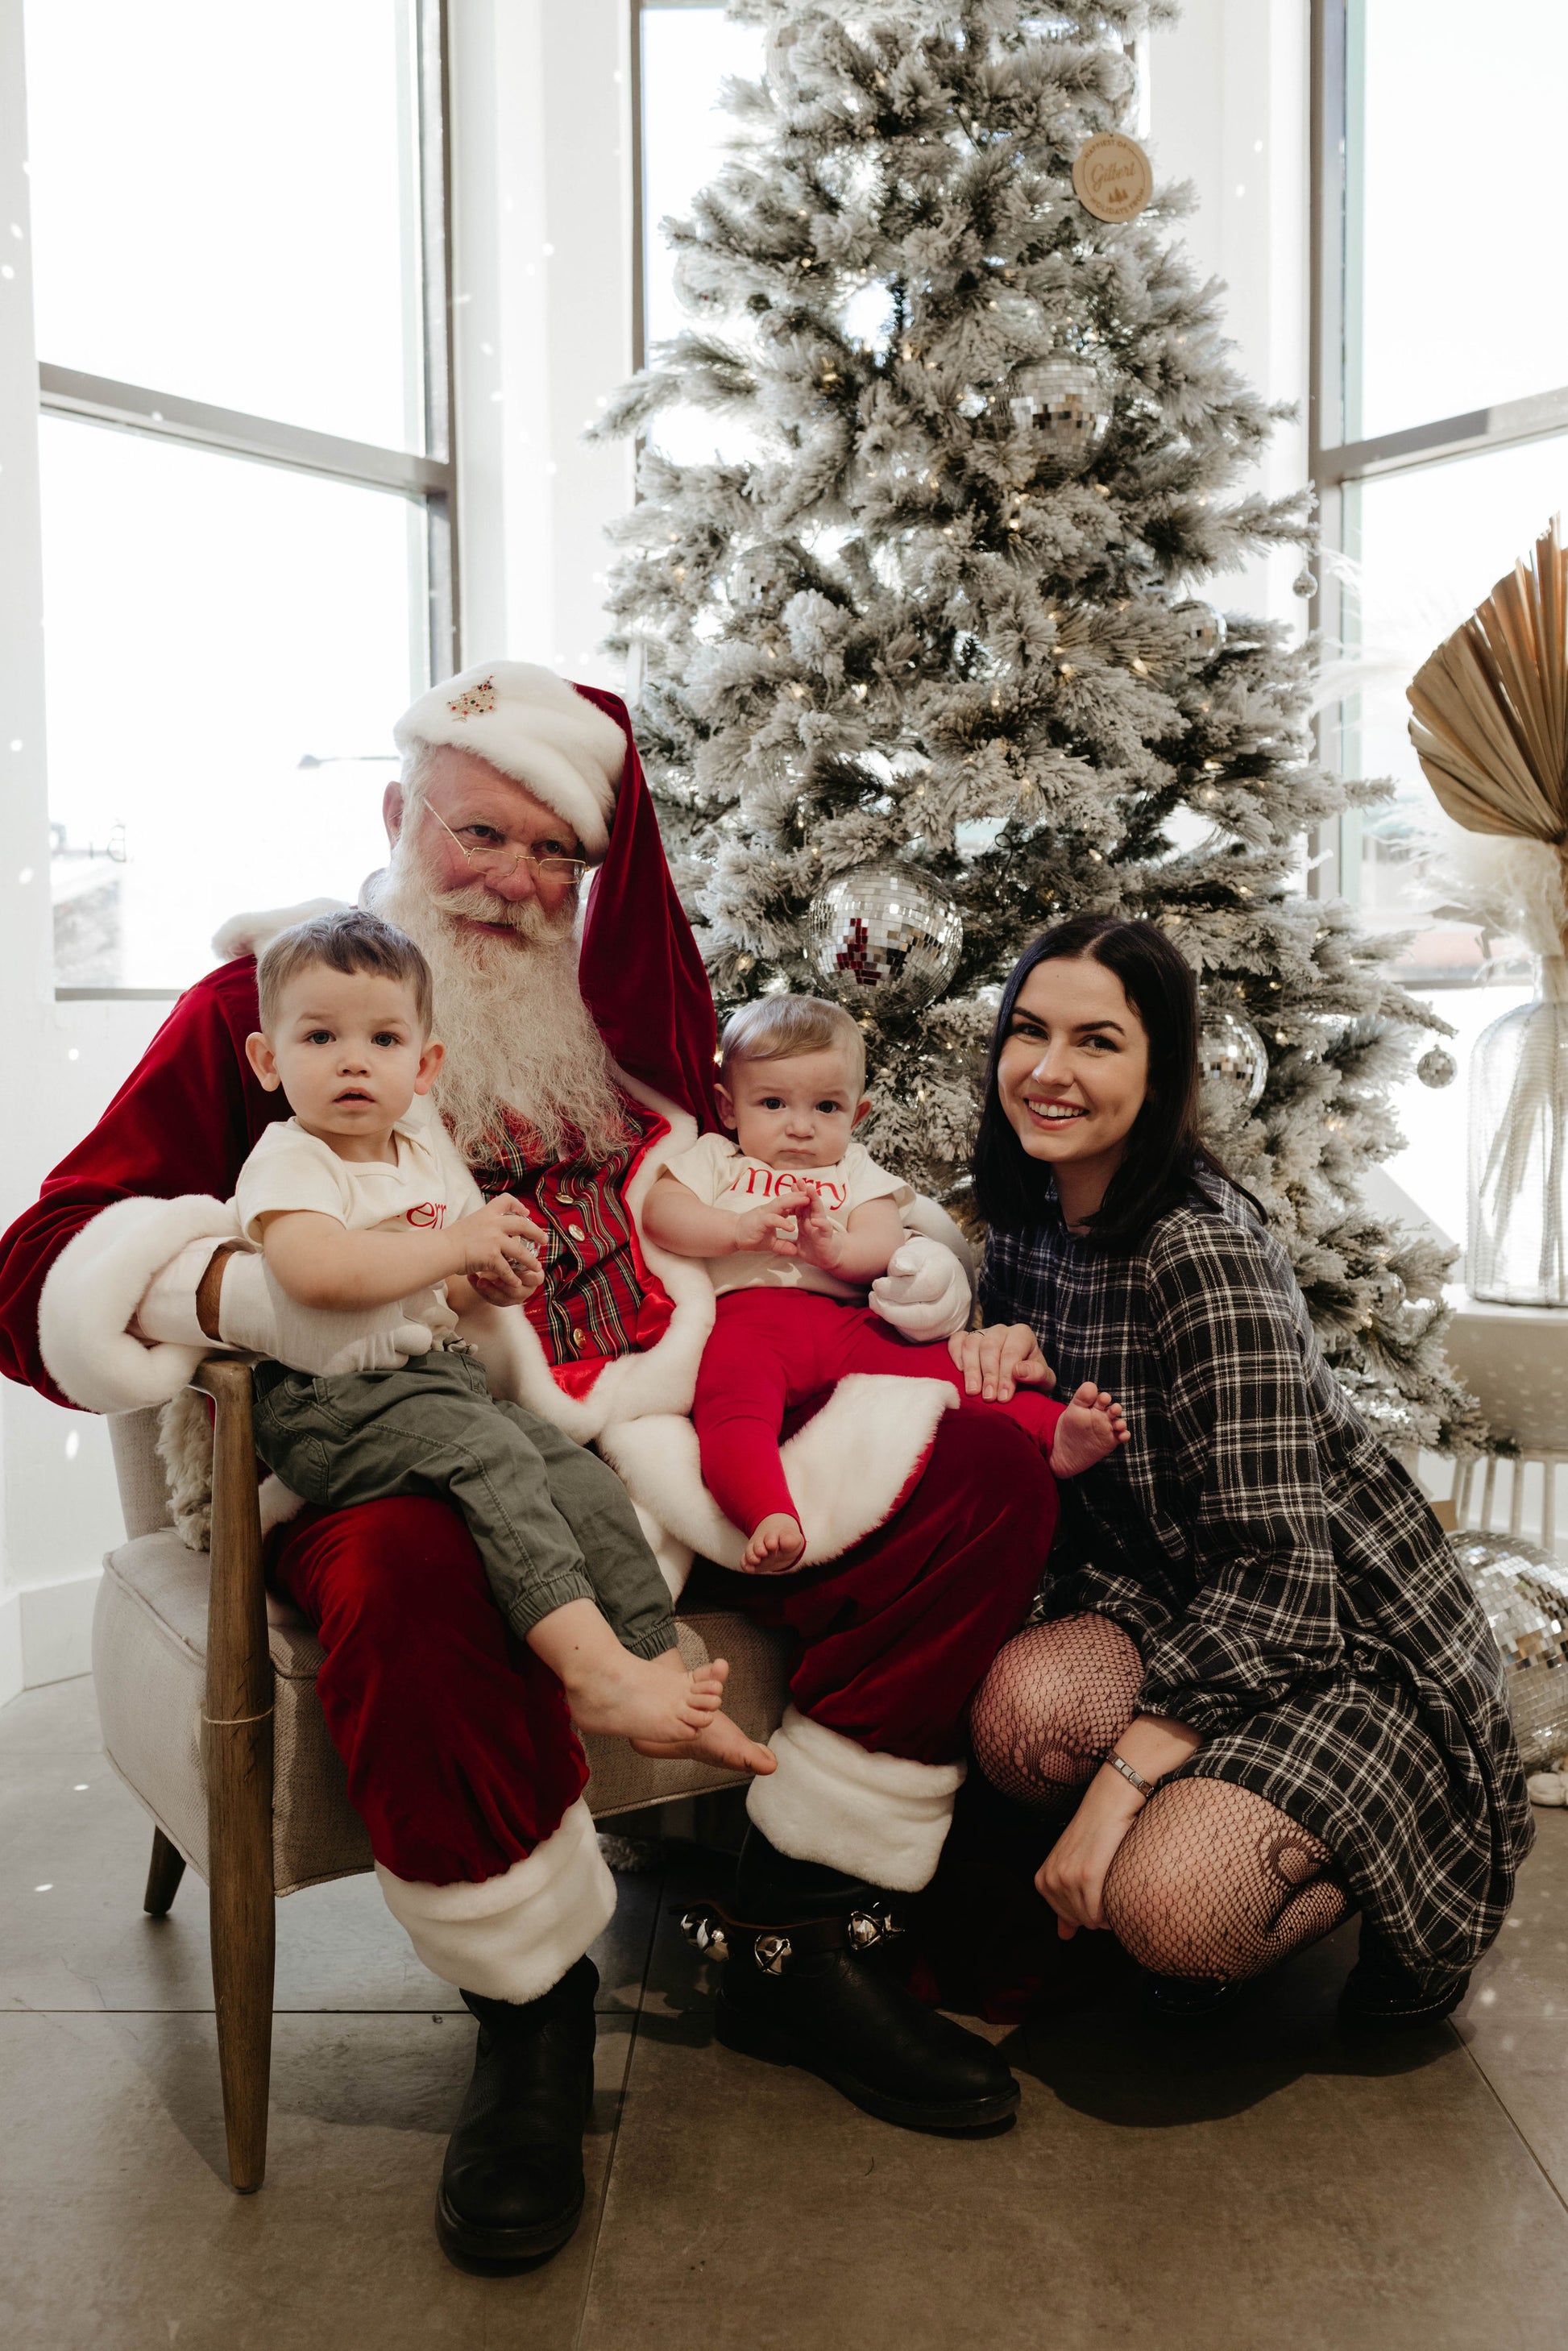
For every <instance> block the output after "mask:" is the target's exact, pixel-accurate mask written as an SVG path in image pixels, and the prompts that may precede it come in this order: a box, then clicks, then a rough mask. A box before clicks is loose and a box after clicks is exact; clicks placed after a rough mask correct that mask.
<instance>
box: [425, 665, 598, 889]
mask: <svg viewBox="0 0 1568 2351" xmlns="http://www.w3.org/2000/svg"><path fill="white" fill-rule="evenodd" d="M392 741H393V742H394V743H395V744H396V745H397V747H398V749H399V750H400V751H404V752H406V751H408V750H410V749H412V748H413V746H414V745H415V744H416V743H425V744H429V745H430V746H431V747H433V748H434V747H438V746H440V745H441V744H444V743H449V744H450V745H451V746H452V747H453V748H454V749H455V750H458V751H473V752H475V753H476V755H477V756H478V757H479V758H481V759H484V760H485V761H486V762H487V764H488V765H489V766H490V767H492V768H498V769H499V771H500V773H501V774H502V775H503V776H510V777H511V778H512V780H513V782H514V783H517V784H524V785H526V786H527V788H528V790H529V791H530V792H532V793H533V795H534V797H535V798H536V799H541V800H543V802H544V804H545V806H546V807H547V808H550V809H553V810H555V812H556V814H557V816H559V818H560V819H561V820H562V821H563V822H564V823H567V824H569V825H570V827H571V829H572V831H573V832H574V833H575V834H576V835H577V837H578V839H579V841H581V843H582V846H583V848H584V849H585V850H586V851H587V852H588V854H589V856H590V857H602V856H603V854H604V852H605V850H606V848H607V847H608V845H609V841H610V820H611V817H612V814H613V812H614V808H615V795H616V792H617V791H618V790H619V789H620V785H621V778H622V772H623V770H624V768H625V762H626V737H625V736H624V735H623V734H622V729H621V727H620V726H618V725H617V724H616V722H615V720H614V719H613V718H611V717H608V716H606V715H605V713H604V712H603V711H602V710H600V709H598V708H596V707H595V705H594V703H593V702H591V701H590V700H589V699H588V698H587V696H586V695H583V694H580V692H579V691H578V690H577V688H576V687H575V686H572V685H569V684H568V683H567V681H566V679H565V678H563V677H557V675H556V674H555V672H554V671H553V670H549V669H541V668H540V667H539V666H538V664H537V663H535V662H508V661H503V662H484V663H481V664H479V665H478V666H477V667H476V668H474V669H465V670H460V671H459V672H458V674H457V675H456V676H455V677H449V678H447V679H446V680H445V681H444V683H443V684H440V685H433V686H432V687H431V689H430V691H429V693H428V694H422V695H420V697H419V700H418V701H417V702H415V703H413V705H411V706H410V707H409V708H408V709H407V710H405V711H404V712H403V714H402V717H401V718H400V719H399V720H398V722H397V725H396V726H394V727H393V728H392Z"/></svg>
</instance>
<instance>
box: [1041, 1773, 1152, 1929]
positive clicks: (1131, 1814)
mask: <svg viewBox="0 0 1568 2351" xmlns="http://www.w3.org/2000/svg"><path fill="white" fill-rule="evenodd" d="M1143 1808H1144V1799H1143V1797H1142V1796H1140V1794H1139V1793H1138V1792H1137V1790H1136V1789H1135V1788H1134V1787H1133V1786H1132V1785H1130V1783H1129V1782H1127V1781H1125V1780H1124V1779H1123V1777H1122V1775H1121V1773H1120V1772H1119V1771H1112V1769H1111V1767H1110V1765H1109V1764H1108V1763H1106V1764H1102V1766H1101V1768H1100V1770H1099V1771H1097V1772H1096V1773H1095V1775H1094V1777H1093V1779H1092V1780H1091V1781H1090V1782H1089V1785H1088V1787H1087V1788H1086V1789H1085V1791H1084V1794H1083V1802H1082V1803H1081V1804H1080V1805H1079V1807H1078V1810H1077V1811H1076V1812H1075V1813H1073V1815H1072V1818H1071V1820H1070V1821H1069V1822H1068V1823H1067V1826H1066V1827H1065V1828H1064V1829H1063V1830H1062V1832H1061V1835H1060V1836H1059V1837H1058V1838H1057V1840H1056V1843H1055V1844H1053V1845H1052V1846H1051V1851H1050V1852H1049V1853H1048V1854H1047V1855H1046V1856H1045V1859H1044V1861H1043V1862H1041V1864H1040V1869H1039V1872H1038V1873H1037V1875H1036V1877H1035V1881H1034V1883H1035V1890H1036V1892H1037V1893H1039V1894H1041V1895H1043V1896H1044V1897H1045V1899H1046V1900H1047V1901H1048V1902H1049V1903H1050V1905H1051V1908H1052V1909H1053V1910H1054V1911H1055V1913H1056V1931H1057V1933H1058V1934H1059V1935H1060V1936H1061V1939H1062V1941H1063V1942H1066V1941H1068V1939H1069V1938H1071V1936H1073V1935H1076V1934H1077V1932H1078V1929H1079V1928H1080V1927H1090V1928H1098V1927H1103V1925H1104V1924H1105V1873H1106V1871H1107V1870H1108V1869H1109V1868H1110V1866H1111V1864H1112V1862H1113V1860H1114V1859H1115V1857H1116V1848H1117V1846H1118V1845H1119V1844H1121V1842H1122V1839H1123V1838H1124V1836H1125V1835H1126V1834H1127V1831H1128V1830H1129V1829H1130V1828H1131V1827H1132V1825H1133V1823H1134V1821H1135V1820H1136V1819H1137V1817H1138V1814H1139V1813H1141V1812H1142V1810H1143Z"/></svg>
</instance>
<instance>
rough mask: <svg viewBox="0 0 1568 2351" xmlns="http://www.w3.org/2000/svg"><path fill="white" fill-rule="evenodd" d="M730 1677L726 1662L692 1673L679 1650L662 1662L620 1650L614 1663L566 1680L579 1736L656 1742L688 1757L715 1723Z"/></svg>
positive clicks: (667, 1652) (719, 1660) (668, 1651)
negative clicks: (588, 1732) (595, 1734)
mask: <svg viewBox="0 0 1568 2351" xmlns="http://www.w3.org/2000/svg"><path fill="white" fill-rule="evenodd" d="M728 1677H729V1667H728V1666H727V1664H726V1663H725V1661H724V1659H723V1658H722V1657H718V1658H716V1659H715V1660H714V1661H713V1663H712V1664H711V1665H706V1666H700V1667H698V1668H697V1669H696V1671H695V1673H690V1672H688V1671H687V1669H686V1667H685V1666H684V1665H683V1664H682V1662H681V1653H680V1651H679V1650H678V1649H666V1650H665V1652H664V1656H661V1657H633V1656H629V1655H628V1654H627V1652H626V1651H625V1650H624V1649H620V1650H617V1652H616V1655H615V1657H614V1658H613V1659H611V1660H608V1661H606V1662H605V1663H604V1664H602V1665H600V1666H596V1667H591V1668H589V1669H587V1670H585V1671H584V1672H582V1673H581V1674H580V1675H578V1676H575V1677H572V1678H571V1679H566V1677H564V1676H563V1677H562V1678H563V1681H564V1683H565V1688H566V1702H567V1705H568V1706H569V1707H570V1709H571V1719H572V1720H573V1722H575V1723H576V1725H577V1727H578V1729H579V1730H601V1731H607V1732H609V1733H610V1734H611V1735H612V1737H613V1738H617V1739H632V1740H645V1739H646V1740H656V1741H660V1742H663V1743H665V1744H670V1745H674V1746H678V1747H679V1748H680V1749H681V1750H682V1751H683V1752H685V1749H686V1747H687V1746H688V1745H689V1744H690V1742H691V1740H694V1739H695V1738H697V1737H698V1736H699V1735H700V1734H701V1733H702V1732H703V1731H705V1730H706V1729H707V1727H708V1725H709V1724H710V1723H711V1722H712V1721H713V1720H714V1719H715V1716H716V1711H717V1708H718V1702H719V1699H720V1698H721V1696H722V1695H723V1691H724V1685H725V1683H726V1681H727V1679H728Z"/></svg>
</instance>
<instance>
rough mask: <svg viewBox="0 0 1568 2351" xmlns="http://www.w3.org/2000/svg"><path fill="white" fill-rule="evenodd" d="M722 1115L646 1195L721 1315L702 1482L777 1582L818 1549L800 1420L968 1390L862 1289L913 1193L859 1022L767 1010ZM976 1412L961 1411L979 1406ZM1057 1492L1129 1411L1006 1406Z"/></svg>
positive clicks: (753, 1024)
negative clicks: (825, 1411) (850, 1378)
mask: <svg viewBox="0 0 1568 2351" xmlns="http://www.w3.org/2000/svg"><path fill="white" fill-rule="evenodd" d="M715 1091H716V1094H717V1097H718V1105H719V1114H720V1116H721V1117H722V1118H723V1120H724V1122H725V1124H726V1125H727V1127H730V1128H731V1129H733V1131H734V1134H735V1140H734V1142H733V1143H732V1142H730V1141H728V1140H727V1137H725V1136H724V1135H719V1134H705V1135H704V1137H703V1139H702V1141H701V1142H700V1143H699V1144H697V1145H696V1146H695V1149H693V1150H691V1151H687V1152H684V1153H683V1154H682V1155H681V1156H680V1157H679V1158H678V1159H674V1160H672V1161H671V1162H670V1164H669V1165H668V1166H667V1167H666V1168H665V1169H664V1173H663V1174H662V1175H660V1177H659V1180H658V1182H657V1183H656V1184H655V1185H654V1186H653V1190H652V1191H651V1192H650V1193H649V1196H648V1202H647V1207H646V1208H645V1210H644V1212H643V1221H644V1224H645V1226H646V1228H647V1230H648V1233H649V1234H650V1236H651V1237H652V1238H653V1240H655V1241H657V1242H659V1243H660V1244H661V1245H662V1246H663V1247H664V1248H665V1249H672V1250H674V1252H675V1254H676V1255H677V1256H680V1257H701V1258H706V1259H707V1260H708V1271H709V1273H710V1274H711V1275H712V1277H713V1285H714V1288H715V1290H716V1291H717V1292H718V1308H717V1319H716V1322H715V1325H714V1331H713V1335H712V1337H711V1338H710V1339H709V1341H708V1343H707V1346H706V1350H705V1351H704V1354H703V1361H702V1369H701V1371H700V1372H699V1374H698V1375H697V1389H696V1400H695V1404H694V1405H693V1407H692V1419H693V1421H694V1422H695V1426H696V1432H697V1438H698V1443H699V1446H700V1448H701V1454H702V1468H703V1478H704V1479H705V1481H706V1485H707V1489H708V1491H709V1492H710V1493H711V1494H712V1496H713V1498H714V1499H715V1501H716V1502H717V1504H718V1506H719V1508H720V1510H723V1511H724V1513H725V1515H726V1517H727V1518H728V1519H729V1520H731V1521H732V1522H733V1523H734V1524H735V1525H736V1526H737V1527H738V1528H739V1529H740V1530H741V1531H742V1532H743V1533H745V1534H747V1536H748V1537H749V1541H748V1542H747V1548H746V1556H745V1562H744V1564H745V1566H746V1567H747V1569H748V1570H749V1571H751V1572H753V1573H758V1572H760V1573H765V1574H781V1573H784V1572H785V1571H786V1570H787V1569H789V1568H792V1567H793V1566H794V1565H795V1563H796V1562H797V1561H798V1560H799V1558H800V1553H801V1552H802V1551H803V1550H804V1549H805V1536H804V1534H803V1533H802V1531H801V1527H800V1517H799V1514H798V1512H797V1511H796V1509H795V1504H794V1501H793V1499H791V1496H790V1493H789V1485H788V1483H787V1481H786V1479H785V1476H784V1468H783V1463H782V1462H781V1460H780V1458H779V1429H780V1427H781V1426H782V1423H783V1419H784V1416H785V1414H786V1412H788V1411H789V1409H790V1407H791V1406H793V1405H800V1404H804V1403H805V1402H806V1401H807V1400H808V1398H810V1396H813V1395H818V1394H820V1393H821V1391H822V1390H823V1389H824V1388H829V1387H831V1386H832V1385H833V1384H834V1383H835V1382H837V1381H839V1380H841V1379H842V1378H844V1377H845V1375H846V1374H848V1373H851V1372H883V1373H886V1372H893V1373H897V1374H902V1375H903V1376H904V1378H914V1379H925V1380H946V1381H947V1382H948V1383H949V1384H951V1385H952V1386H953V1387H955V1388H956V1389H957V1391H958V1394H959V1395H960V1397H962V1396H963V1395H964V1384H963V1381H962V1379H961V1378H960V1376H959V1374H958V1372H957V1369H956V1366H955V1364H954V1363H953V1360H952V1357H951V1356H950V1355H949V1353H948V1352H947V1348H946V1345H945V1344H938V1345H920V1344H917V1343H913V1342H911V1341H909V1340H907V1339H904V1338H901V1337H900V1336H899V1335H898V1333H897V1332H894V1331H892V1330H890V1329H889V1328H888V1326H887V1324H886V1323H885V1322H883V1321H882V1319H881V1317H880V1316H878V1315H876V1314H874V1313H873V1311H872V1310H871V1309H870V1307H869V1306H868V1305H867V1304H866V1302H865V1300H866V1291H867V1290H868V1288H869V1287H870V1285H871V1283H872V1282H873V1281H874V1280H876V1278H877V1276H878V1275H879V1274H883V1273H885V1272H886V1270H887V1263H888V1259H890V1258H891V1257H892V1256H893V1254H894V1250H895V1249H898V1248H899V1246H900V1244H901V1243H902V1241H903V1239H904V1223H903V1217H902V1211H903V1210H904V1208H905V1207H907V1206H908V1205H909V1203H910V1201H911V1200H912V1199H913V1198H914V1194H913V1193H912V1192H911V1190H910V1188H909V1186H908V1185H907V1184H904V1183H902V1182H900V1180H899V1178H898V1177H897V1176H896V1175H889V1174H888V1173H887V1171H886V1170H885V1169H884V1168H881V1167H878V1166H877V1165H876V1164H875V1163H874V1161H873V1159H872V1157H871V1155H870V1154H869V1153H868V1152H867V1151H866V1149H865V1147H864V1145H863V1144H859V1143H856V1142H854V1141H853V1140H852V1136H853V1132H854V1129H855V1128H856V1127H857V1126H858V1125H859V1124H860V1123H861V1121H862V1118H864V1116H865V1114H866V1113H867V1112H868V1111H869V1110H870V1108H871V1102H870V1100H869V1098H868V1097H867V1095H866V1093H865V1047H864V1044H863V1042H862V1037H861V1032H860V1029H858V1027H857V1026H856V1024H855V1022H854V1021H853V1020H852V1019H851V1018H850V1016H849V1014H848V1013H847V1012H845V1011H843V1010H842V1009H841V1008H840V1007H839V1006H838V1005H836V1004H829V1003H826V1002H824V1001H823V1000H822V998H820V997H814V996H778V997H763V998H760V999H759V1000H758V1002H756V1003H755V1004H747V1005H744V1006H743V1007H742V1008H741V1009H740V1010H739V1011H738V1012H737V1013H736V1014H735V1015H734V1016H733V1017H732V1018H731V1019H730V1020H729V1021H728V1022H727V1025H726V1028H725V1032H724V1046H723V1070H722V1082H721V1083H720V1084H719V1085H718V1086H717V1087H716V1089H715ZM967 1401H968V1400H967V1399H966V1402H967ZM984 1409H986V1410H988V1411H998V1410H999V1411H1003V1412H1007V1413H1009V1414H1010V1415H1011V1416H1013V1418H1015V1419H1016V1420H1018V1421H1019V1422H1020V1423H1021V1424H1022V1425H1023V1426H1024V1427H1025V1428H1027V1429H1028V1430H1029V1432H1030V1435H1031V1436H1032V1437H1034V1438H1035V1439H1036V1441H1037V1443H1038V1444H1039V1445H1040V1447H1041V1449H1042V1450H1043V1451H1044V1452H1045V1453H1046V1454H1047V1457H1048V1458H1049V1460H1050V1462H1051V1468H1052V1469H1053V1470H1054V1472H1055V1473H1056V1475H1057V1477H1059V1478H1071V1477H1076V1476H1077V1474H1078V1473H1079V1471H1080V1470H1082V1469H1088V1468H1092V1467H1093V1465H1094V1463H1095V1462H1097V1461H1103V1460H1104V1459H1105V1458H1106V1457H1107V1455H1109V1454H1111V1453H1113V1452H1114V1451H1115V1449H1116V1447H1117V1446H1118V1445H1120V1444H1124V1443H1125V1442H1126V1438H1127V1429H1126V1426H1125V1425H1124V1421H1123V1418H1122V1412H1121V1407H1120V1406H1119V1405H1114V1404H1113V1403H1112V1401H1111V1398H1110V1397H1109V1396H1108V1395H1102V1394H1101V1393H1100V1391H1099V1390H1098V1388H1096V1387H1095V1385H1094V1384H1093V1383H1092V1381H1091V1382H1086V1383H1085V1384H1084V1385H1083V1386H1082V1387H1081V1388H1080V1389H1079V1390H1078V1391H1077V1393H1076V1395H1074V1396H1073V1398H1072V1400H1071V1403H1070V1404H1066V1405H1061V1404H1056V1403H1053V1402H1052V1401H1051V1399H1050V1398H1049V1397H1047V1396H1043V1395H1038V1394H1035V1393H1031V1392H1030V1391H1028V1390H1026V1389H1019V1391H1018V1392H1017V1393H1016V1394H1015V1395H1013V1396H1012V1398H1011V1399H1010V1400H1009V1402H1008V1403H1007V1404H1005V1405H987V1406H985V1407H984Z"/></svg>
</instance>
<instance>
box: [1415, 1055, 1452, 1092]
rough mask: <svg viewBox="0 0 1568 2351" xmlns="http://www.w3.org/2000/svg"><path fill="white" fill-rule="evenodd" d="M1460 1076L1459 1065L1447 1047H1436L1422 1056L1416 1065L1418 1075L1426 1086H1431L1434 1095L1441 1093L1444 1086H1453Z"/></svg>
mask: <svg viewBox="0 0 1568 2351" xmlns="http://www.w3.org/2000/svg"><path fill="white" fill-rule="evenodd" d="M1458 1074H1459V1065H1458V1061H1455V1059H1454V1057H1453V1055H1452V1053H1450V1052H1449V1051H1448V1048H1447V1046H1445V1045H1434V1046H1433V1047H1432V1049H1431V1050H1430V1051H1429V1052H1427V1053H1423V1054H1422V1056H1421V1058H1420V1060H1419V1061H1417V1062H1416V1076H1417V1077H1418V1078H1419V1079H1420V1081H1421V1083H1422V1084H1423V1085H1424V1086H1430V1087H1431V1088H1432V1091H1433V1092H1434V1093H1437V1092H1441V1091H1442V1089H1443V1087H1444V1086H1451V1085H1452V1084H1453V1082H1454V1080H1455V1079H1456V1078H1457V1077H1458Z"/></svg>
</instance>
